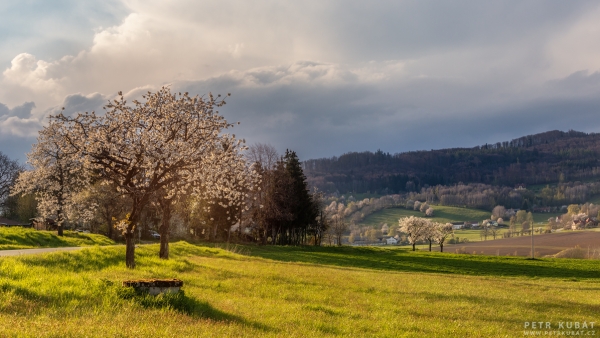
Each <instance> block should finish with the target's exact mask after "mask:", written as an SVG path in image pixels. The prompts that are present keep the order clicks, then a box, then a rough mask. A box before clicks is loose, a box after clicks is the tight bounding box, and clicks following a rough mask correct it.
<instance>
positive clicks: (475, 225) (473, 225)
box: [465, 221, 479, 228]
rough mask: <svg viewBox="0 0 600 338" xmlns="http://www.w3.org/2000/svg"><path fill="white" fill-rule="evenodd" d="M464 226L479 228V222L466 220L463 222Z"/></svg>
mask: <svg viewBox="0 0 600 338" xmlns="http://www.w3.org/2000/svg"><path fill="white" fill-rule="evenodd" d="M465 225H466V226H469V225H470V226H471V228H479V222H477V221H466V222H465Z"/></svg>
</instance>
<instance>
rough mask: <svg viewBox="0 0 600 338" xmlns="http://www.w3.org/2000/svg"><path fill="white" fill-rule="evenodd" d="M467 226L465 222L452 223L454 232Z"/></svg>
mask: <svg viewBox="0 0 600 338" xmlns="http://www.w3.org/2000/svg"><path fill="white" fill-rule="evenodd" d="M464 226H465V222H454V223H452V230H460V229H462V228H463V227H464Z"/></svg>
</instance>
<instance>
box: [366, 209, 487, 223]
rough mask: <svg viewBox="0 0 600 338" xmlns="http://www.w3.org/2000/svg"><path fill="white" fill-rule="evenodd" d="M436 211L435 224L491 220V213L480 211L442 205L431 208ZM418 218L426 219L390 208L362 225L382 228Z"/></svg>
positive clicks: (414, 211)
mask: <svg viewBox="0 0 600 338" xmlns="http://www.w3.org/2000/svg"><path fill="white" fill-rule="evenodd" d="M431 207H432V208H433V209H434V210H435V211H434V213H433V217H431V220H433V221H435V222H441V223H448V222H450V223H451V222H465V221H479V222H481V221H482V220H484V219H489V218H490V216H491V212H489V211H486V210H479V209H469V208H457V207H447V206H441V205H432V206H431ZM408 216H416V217H425V214H424V213H422V212H419V211H416V210H408V209H404V208H388V209H383V210H381V211H378V212H375V213H373V214H371V215H369V216H367V217H365V219H364V220H363V221H362V222H361V223H360V224H361V225H367V226H375V227H380V226H381V224H382V223H387V224H388V225H391V224H398V219H400V218H402V217H408Z"/></svg>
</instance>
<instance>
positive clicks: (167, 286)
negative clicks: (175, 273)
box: [123, 279, 183, 296]
mask: <svg viewBox="0 0 600 338" xmlns="http://www.w3.org/2000/svg"><path fill="white" fill-rule="evenodd" d="M123 286H127V287H133V288H135V289H136V290H140V291H147V292H148V293H149V294H151V295H153V296H156V295H158V294H159V293H166V292H173V293H177V292H179V289H180V288H181V287H182V286H183V281H182V280H179V279H137V280H126V281H123Z"/></svg>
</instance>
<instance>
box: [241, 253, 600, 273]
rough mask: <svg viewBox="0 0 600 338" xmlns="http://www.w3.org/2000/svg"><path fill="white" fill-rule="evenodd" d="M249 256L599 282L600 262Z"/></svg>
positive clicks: (425, 255)
mask: <svg viewBox="0 0 600 338" xmlns="http://www.w3.org/2000/svg"><path fill="white" fill-rule="evenodd" d="M251 255H252V256H257V257H262V258H267V259H271V260H276V261H283V262H302V263H311V264H319V265H331V266H337V267H354V268H364V269H375V270H387V271H401V272H424V273H443V274H460V275H475V276H504V277H548V278H571V279H580V278H600V269H598V267H600V262H598V261H575V260H558V259H539V260H525V259H524V258H521V257H496V256H480V255H477V256H473V255H459V254H448V253H429V252H411V251H405V250H391V249H381V248H365V247H359V248H357V247H339V248H338V247H255V248H252V251H251Z"/></svg>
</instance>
